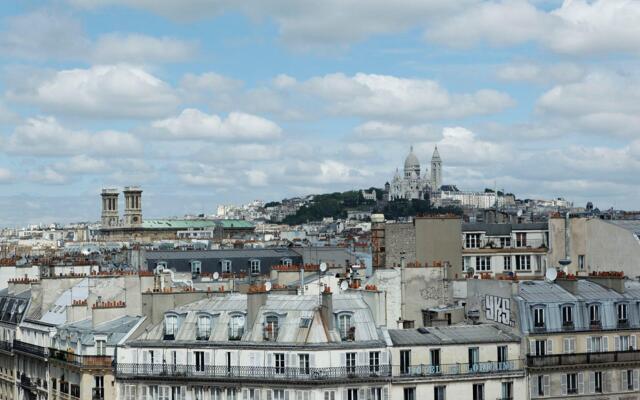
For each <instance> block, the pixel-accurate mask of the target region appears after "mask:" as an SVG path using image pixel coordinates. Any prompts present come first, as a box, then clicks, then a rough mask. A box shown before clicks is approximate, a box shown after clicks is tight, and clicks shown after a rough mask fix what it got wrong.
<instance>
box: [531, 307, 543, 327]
mask: <svg viewBox="0 0 640 400" xmlns="http://www.w3.org/2000/svg"><path fill="white" fill-rule="evenodd" d="M533 327H534V328H544V308H541V307H538V308H534V309H533Z"/></svg>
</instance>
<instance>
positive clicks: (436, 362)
mask: <svg viewBox="0 0 640 400" xmlns="http://www.w3.org/2000/svg"><path fill="white" fill-rule="evenodd" d="M430 353H431V369H432V372H433V373H434V374H437V373H439V372H440V349H431V351H430Z"/></svg>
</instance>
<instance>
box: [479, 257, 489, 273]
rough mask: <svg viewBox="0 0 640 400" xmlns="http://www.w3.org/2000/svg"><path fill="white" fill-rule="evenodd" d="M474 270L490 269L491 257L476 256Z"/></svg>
mask: <svg viewBox="0 0 640 400" xmlns="http://www.w3.org/2000/svg"><path fill="white" fill-rule="evenodd" d="M476 271H491V257H479V256H477V257H476Z"/></svg>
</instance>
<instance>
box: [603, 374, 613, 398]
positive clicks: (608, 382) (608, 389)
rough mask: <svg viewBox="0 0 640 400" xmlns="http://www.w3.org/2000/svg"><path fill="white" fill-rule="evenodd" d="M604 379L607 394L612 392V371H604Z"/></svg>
mask: <svg viewBox="0 0 640 400" xmlns="http://www.w3.org/2000/svg"><path fill="white" fill-rule="evenodd" d="M602 379H603V380H604V391H605V392H606V393H610V392H611V371H604V372H603V373H602Z"/></svg>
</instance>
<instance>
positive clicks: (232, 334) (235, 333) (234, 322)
mask: <svg viewBox="0 0 640 400" xmlns="http://www.w3.org/2000/svg"><path fill="white" fill-rule="evenodd" d="M243 334H244V315H242V314H235V315H232V316H231V318H230V319H229V340H240V339H242V335H243Z"/></svg>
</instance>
